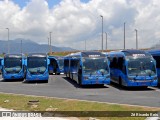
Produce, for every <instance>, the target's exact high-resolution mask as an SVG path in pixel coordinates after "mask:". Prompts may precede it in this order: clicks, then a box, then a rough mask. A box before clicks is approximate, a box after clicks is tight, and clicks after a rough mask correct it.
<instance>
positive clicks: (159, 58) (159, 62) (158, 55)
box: [147, 50, 160, 85]
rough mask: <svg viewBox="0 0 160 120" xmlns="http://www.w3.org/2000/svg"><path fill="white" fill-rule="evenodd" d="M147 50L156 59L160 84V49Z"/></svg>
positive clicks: (159, 82)
mask: <svg viewBox="0 0 160 120" xmlns="http://www.w3.org/2000/svg"><path fill="white" fill-rule="evenodd" d="M147 52H149V53H150V54H151V55H152V57H153V58H154V59H155V60H156V68H157V76H158V84H159V85H160V50H148V51H147Z"/></svg>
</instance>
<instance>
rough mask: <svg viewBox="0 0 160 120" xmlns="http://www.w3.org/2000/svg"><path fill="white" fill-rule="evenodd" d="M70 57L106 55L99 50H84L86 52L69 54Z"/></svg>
mask: <svg viewBox="0 0 160 120" xmlns="http://www.w3.org/2000/svg"><path fill="white" fill-rule="evenodd" d="M69 56H70V57H72V56H74V57H75V56H77V57H78V56H79V57H80V56H82V57H105V54H103V53H101V52H97V51H84V52H77V53H72V54H70V55H69Z"/></svg>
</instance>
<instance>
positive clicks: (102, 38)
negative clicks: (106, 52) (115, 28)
mask: <svg viewBox="0 0 160 120" xmlns="http://www.w3.org/2000/svg"><path fill="white" fill-rule="evenodd" d="M100 16H101V17H102V52H103V16H102V15H100Z"/></svg>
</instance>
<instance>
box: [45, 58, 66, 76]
mask: <svg viewBox="0 0 160 120" xmlns="http://www.w3.org/2000/svg"><path fill="white" fill-rule="evenodd" d="M48 59H49V60H50V64H49V66H48V71H49V74H55V75H60V74H61V73H64V57H61V56H49V57H48Z"/></svg>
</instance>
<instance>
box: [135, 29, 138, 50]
mask: <svg viewBox="0 0 160 120" xmlns="http://www.w3.org/2000/svg"><path fill="white" fill-rule="evenodd" d="M135 31H136V49H138V36H137V31H138V30H137V29H135Z"/></svg>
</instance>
